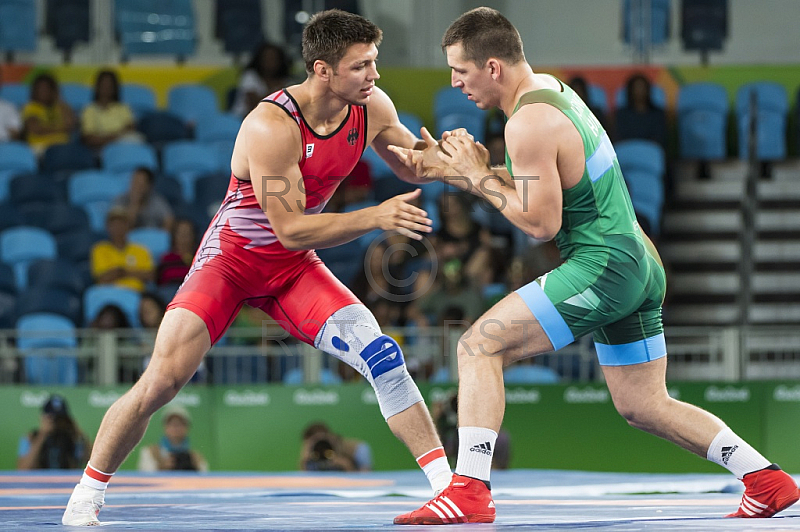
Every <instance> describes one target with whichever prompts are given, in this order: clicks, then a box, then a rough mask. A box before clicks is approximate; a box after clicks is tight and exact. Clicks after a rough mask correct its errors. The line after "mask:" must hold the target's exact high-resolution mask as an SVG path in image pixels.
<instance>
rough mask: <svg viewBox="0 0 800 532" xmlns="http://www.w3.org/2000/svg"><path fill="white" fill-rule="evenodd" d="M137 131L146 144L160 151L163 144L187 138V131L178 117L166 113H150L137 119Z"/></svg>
mask: <svg viewBox="0 0 800 532" xmlns="http://www.w3.org/2000/svg"><path fill="white" fill-rule="evenodd" d="M138 128H139V131H140V132H141V133H142V134H143V135H144V136H145V139H147V142H148V144H151V145H152V146H153V147H154V148H156V149H161V148H162V147H163V146H164V145H165V144H167V143H169V142H174V141H177V140H184V139H187V138H189V130H188V128H187V127H186V124H184V122H183V120H181V118H180V117H179V116H176V115H174V114H172V113H169V112H167V111H150V112H147V113H145V114H144V116H142V117H141V118H140V119H139V125H138Z"/></svg>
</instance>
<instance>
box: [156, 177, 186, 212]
mask: <svg viewBox="0 0 800 532" xmlns="http://www.w3.org/2000/svg"><path fill="white" fill-rule="evenodd" d="M153 190H155V191H156V192H158V193H159V194H161V195H162V196H164V199H165V200H167V203H169V204H170V205H171V206H173V207H174V206H176V205H181V204H183V203H184V202H185V201H186V198H184V197H183V186H181V184H180V182H179V181H178V180H177V179H175V178H174V177H170V176H166V175H160V176H158V177H156V179H155V183H154V184H153Z"/></svg>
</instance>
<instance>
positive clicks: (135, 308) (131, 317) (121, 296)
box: [83, 284, 141, 327]
mask: <svg viewBox="0 0 800 532" xmlns="http://www.w3.org/2000/svg"><path fill="white" fill-rule="evenodd" d="M140 299H141V295H140V294H139V292H135V291H133V290H130V289H128V288H121V287H118V286H110V285H102V284H96V285H92V286H90V287H89V288H87V289H86V290H85V291H84V292H83V319H84V322H85V323H91V322H92V321H93V320H94V319H95V318H96V317H97V314H98V313H99V312H100V310H101V309H102V308H103V307H104V306H106V305H109V304H110V305H116V306H118V307H119V308H120V309H122V311H123V312H124V313H125V317H126V318H128V323H130V324H131V326H133V327H138V326H139V300H140Z"/></svg>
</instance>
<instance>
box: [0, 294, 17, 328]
mask: <svg viewBox="0 0 800 532" xmlns="http://www.w3.org/2000/svg"><path fill="white" fill-rule="evenodd" d="M16 321H17V298H16V296H14V295H12V294H6V293H5V292H0V329H13V328H14V324H15V323H16Z"/></svg>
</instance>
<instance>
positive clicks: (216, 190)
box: [194, 174, 230, 212]
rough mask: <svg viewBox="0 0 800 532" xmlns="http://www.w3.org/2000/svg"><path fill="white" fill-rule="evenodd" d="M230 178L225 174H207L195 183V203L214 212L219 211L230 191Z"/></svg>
mask: <svg viewBox="0 0 800 532" xmlns="http://www.w3.org/2000/svg"><path fill="white" fill-rule="evenodd" d="M229 182H230V178H229V177H228V176H227V175H225V174H207V175H204V176H202V177H200V178H198V179H197V181H195V182H194V202H195V204H196V205H200V206H202V207H204V208H205V209H206V211H207V212H213V211H216V210H217V209H219V206H220V204H221V203H222V200H223V199H224V198H225V193H226V192H227V190H228V183H229Z"/></svg>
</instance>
